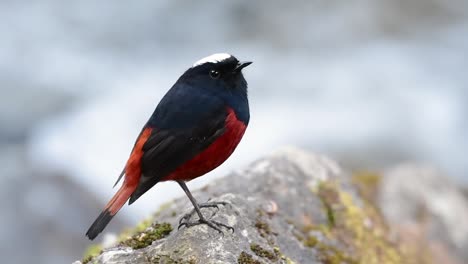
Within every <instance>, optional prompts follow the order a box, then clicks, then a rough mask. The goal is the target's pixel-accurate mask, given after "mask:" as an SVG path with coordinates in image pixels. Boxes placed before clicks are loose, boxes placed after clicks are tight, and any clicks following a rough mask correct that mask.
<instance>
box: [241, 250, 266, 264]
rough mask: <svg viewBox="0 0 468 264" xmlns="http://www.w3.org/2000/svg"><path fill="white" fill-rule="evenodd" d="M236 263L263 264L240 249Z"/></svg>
mask: <svg viewBox="0 0 468 264" xmlns="http://www.w3.org/2000/svg"><path fill="white" fill-rule="evenodd" d="M237 263H238V264H263V263H262V262H260V261H258V260H256V259H254V258H253V257H252V255H250V254H248V253H246V252H244V251H242V253H241V254H240V255H239V257H238V258H237Z"/></svg>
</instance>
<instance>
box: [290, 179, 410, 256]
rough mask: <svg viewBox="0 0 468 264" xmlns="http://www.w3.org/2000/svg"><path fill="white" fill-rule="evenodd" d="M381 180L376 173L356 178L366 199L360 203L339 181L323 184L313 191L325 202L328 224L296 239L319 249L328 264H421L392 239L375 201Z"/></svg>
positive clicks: (305, 231) (301, 232)
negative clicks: (373, 201)
mask: <svg viewBox="0 0 468 264" xmlns="http://www.w3.org/2000/svg"><path fill="white" fill-rule="evenodd" d="M379 180H380V178H379V176H378V175H375V174H361V175H358V176H355V177H354V178H353V183H354V185H356V186H357V188H358V190H359V193H360V194H361V196H362V197H363V201H362V202H360V203H356V202H355V201H354V200H353V197H352V195H351V194H350V193H348V192H346V191H345V190H343V189H342V187H341V186H340V184H339V183H338V182H333V181H325V182H322V183H321V184H319V186H318V187H317V189H316V190H313V192H314V193H316V194H317V196H318V197H319V198H320V200H321V201H322V204H323V209H324V213H325V215H326V219H327V223H326V224H320V225H308V226H306V227H303V228H301V229H300V230H299V232H298V233H297V234H295V236H296V237H297V238H298V239H299V240H300V241H301V242H302V243H303V244H304V246H307V247H310V248H313V249H315V250H316V251H317V255H318V259H319V260H320V261H322V262H324V263H330V264H339V263H350V264H355V263H368V264H374V263H375V264H378V263H385V264H393V263H395V264H397V263H418V262H414V261H412V260H414V259H415V256H411V255H407V254H405V252H404V251H403V250H401V246H398V245H397V244H396V243H394V241H392V240H391V239H390V231H389V228H388V227H387V225H386V222H385V220H384V219H383V217H382V215H381V213H380V211H379V210H378V208H377V207H376V206H375V205H374V204H372V202H371V201H372V200H374V199H372V197H374V195H375V194H376V193H375V192H376V191H375V190H377V186H378V184H379ZM371 199H372V200H371Z"/></svg>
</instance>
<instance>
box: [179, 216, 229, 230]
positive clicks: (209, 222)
mask: <svg viewBox="0 0 468 264" xmlns="http://www.w3.org/2000/svg"><path fill="white" fill-rule="evenodd" d="M197 225H207V226H209V227H211V228H213V229H214V230H216V231H218V232H219V233H221V234H224V232H223V231H222V230H221V227H224V228H226V229H228V230H231V231H232V232H233V233H234V228H233V227H232V226H228V225H226V224H223V223H220V222H218V221H215V220H207V219H205V218H204V217H203V218H200V219H198V220H197V221H195V222H188V221H187V222H182V223H181V224H180V225H179V227H178V229H180V228H181V227H182V226H185V227H186V228H190V227H192V226H197Z"/></svg>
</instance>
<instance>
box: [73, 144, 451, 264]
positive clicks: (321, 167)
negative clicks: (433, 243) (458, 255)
mask: <svg viewBox="0 0 468 264" xmlns="http://www.w3.org/2000/svg"><path fill="white" fill-rule="evenodd" d="M377 179H380V178H379V177H378V176H375V175H358V176H356V177H354V176H353V177H350V175H347V174H346V173H344V172H343V171H342V170H341V169H340V167H339V166H338V165H337V164H336V163H335V162H333V161H331V160H329V159H327V158H325V157H323V156H318V155H312V154H307V153H304V152H302V151H300V150H295V149H287V150H283V151H281V152H277V153H275V154H273V155H271V156H269V157H266V158H264V159H261V160H259V161H257V162H255V163H253V164H252V165H250V166H249V167H248V168H247V169H245V170H239V171H236V172H234V173H232V174H231V175H229V176H228V177H225V178H223V179H220V180H218V181H216V182H213V183H212V184H210V185H208V186H206V187H205V188H203V189H201V190H199V191H196V192H194V195H195V197H196V198H197V199H198V200H199V201H207V200H212V201H226V202H228V203H229V205H227V206H223V207H220V208H219V210H216V209H203V212H204V214H205V215H206V216H212V215H214V216H212V219H214V220H216V221H220V222H223V223H227V224H229V225H231V226H233V227H234V228H235V232H234V233H231V232H229V231H226V232H225V234H224V235H221V234H218V233H217V232H215V231H214V230H211V229H208V228H207V227H206V226H198V227H192V228H190V229H186V228H181V229H180V230H179V231H177V230H173V231H172V232H170V231H171V230H170V229H167V228H166V229H162V227H161V226H163V225H155V223H170V224H171V225H172V227H174V229H176V227H177V222H178V219H179V218H180V217H181V216H182V214H183V213H186V212H187V211H188V210H190V209H191V205H190V204H189V201H188V199H187V198H185V197H183V198H180V199H177V200H175V201H173V202H170V203H168V204H167V205H165V206H163V207H162V208H161V209H160V211H159V212H157V213H155V214H154V215H153V216H151V217H150V218H149V219H147V220H146V221H144V222H143V223H142V224H141V225H139V226H138V227H137V228H136V229H135V230H131V231H127V232H125V233H124V234H122V235H120V237H119V238H118V239H117V241H116V242H114V243H113V245H112V246H110V247H108V248H106V249H104V250H103V251H102V252H99V250H97V254H96V256H95V257H92V258H89V257H88V258H86V259H85V260H84V261H83V262H89V263H333V264H334V263H337V264H338V263H431V257H432V256H431V255H430V252H429V250H427V249H428V248H426V247H425V246H418V247H416V246H414V245H416V244H418V241H411V242H412V243H413V244H409V243H406V242H405V241H403V240H400V239H399V237H398V236H397V235H395V233H394V232H392V231H391V228H389V227H388V225H387V224H386V221H385V219H384V218H383V217H382V215H381V214H380V212H379V210H378V209H377V207H376V206H375V205H374V204H373V203H372V200H374V199H373V198H372V197H374V195H375V194H376V193H375V190H376V186H377V184H376V183H378V180H377ZM169 232H170V234H168V235H167V236H165V237H163V238H161V239H159V238H160V237H162V236H159V235H160V234H163V233H164V234H166V233H169ZM154 234H158V235H157V237H158V239H154V237H155V236H154ZM163 236H164V235H163ZM148 238H151V239H148ZM122 241H124V242H122ZM124 244H126V245H129V244H131V245H138V246H137V247H134V248H131V247H128V246H125V245H124ZM76 263H81V262H76ZM454 263H455V262H454Z"/></svg>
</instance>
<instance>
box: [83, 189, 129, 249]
mask: <svg viewBox="0 0 468 264" xmlns="http://www.w3.org/2000/svg"><path fill="white" fill-rule="evenodd" d="M136 187H137V185H136V184H133V185H129V184H127V183H126V182H124V184H123V185H122V187H120V189H119V191H118V192H117V193H116V194H115V195H114V197H112V199H111V200H110V201H109V203H107V205H106V207H105V208H104V210H103V211H102V212H101V214H100V215H99V216H98V218H96V220H95V221H94V223H93V224H92V225H91V227H90V228H89V229H88V232H86V236H87V237H89V239H91V240H93V239H95V238H96V237H97V236H98V235H99V233H101V232H102V230H104V228H106V226H107V225H108V224H109V222H110V221H111V220H112V217H114V215H115V214H117V212H118V211H119V210H120V208H122V206H123V205H124V204H125V202H127V201H128V198H130V195H132V193H133V192H134V191H135V189H136Z"/></svg>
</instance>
